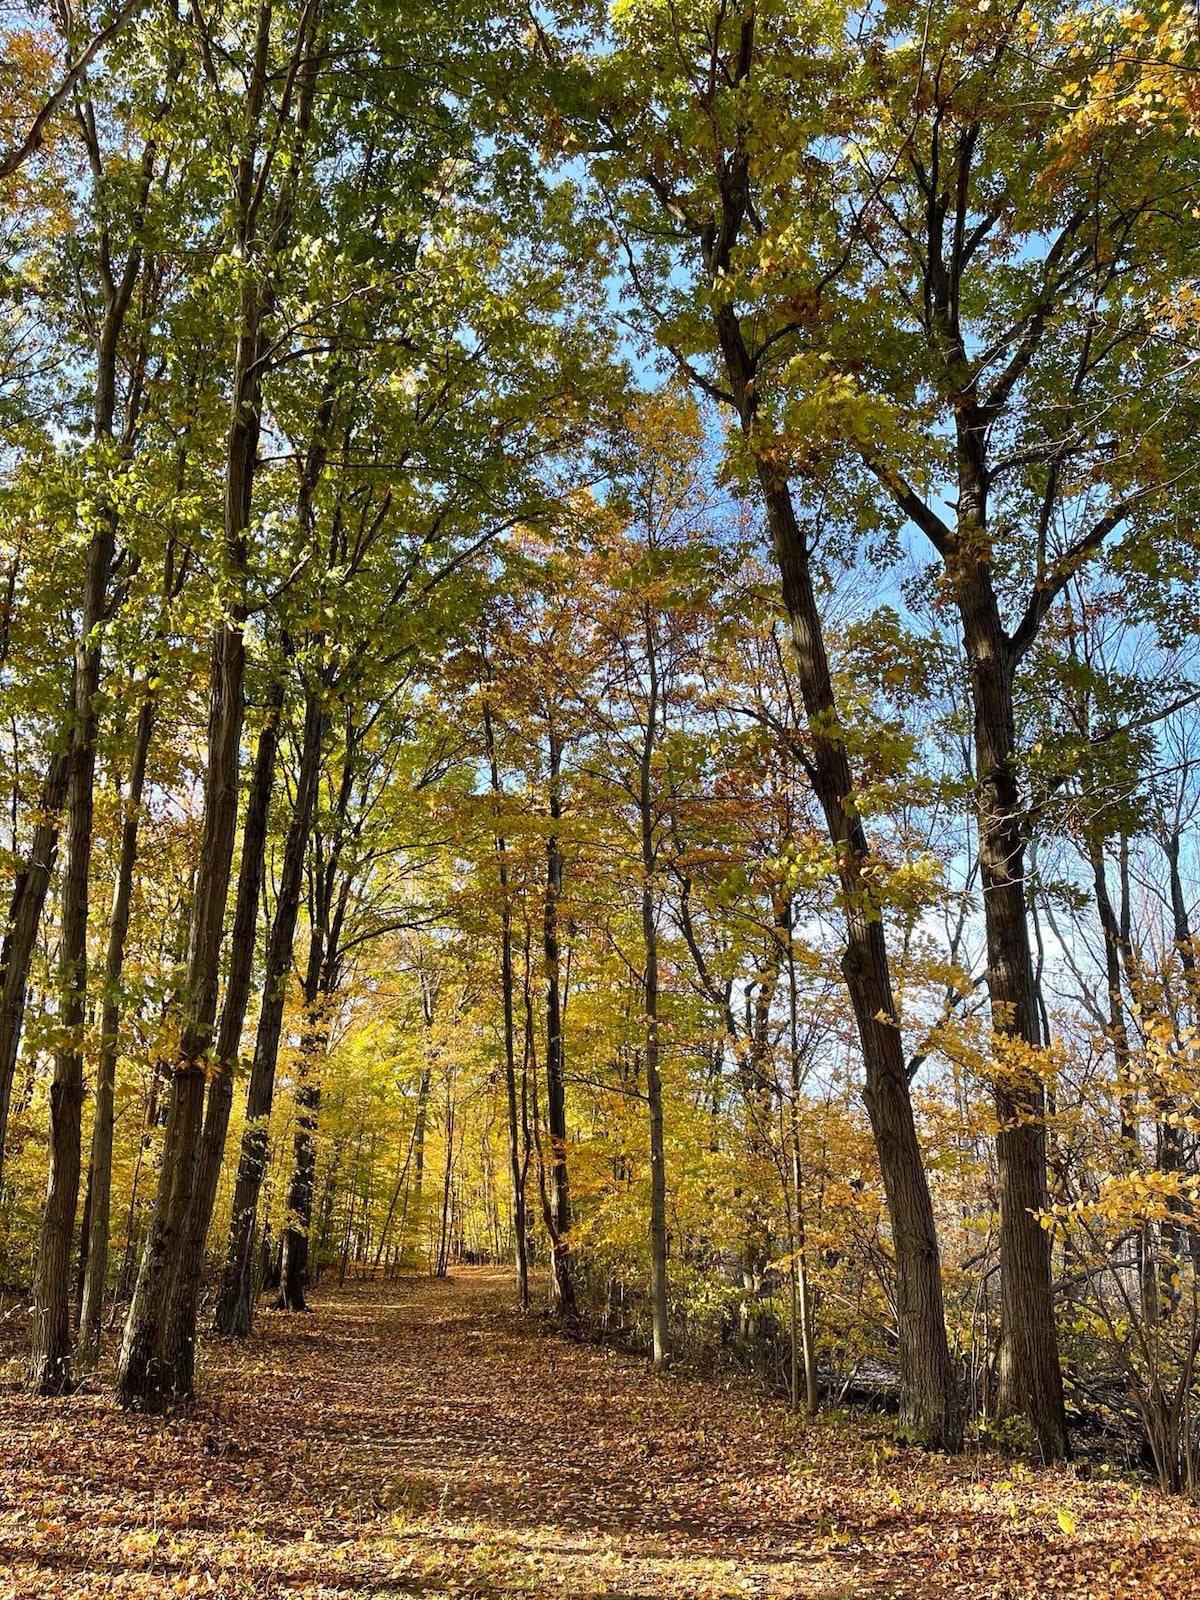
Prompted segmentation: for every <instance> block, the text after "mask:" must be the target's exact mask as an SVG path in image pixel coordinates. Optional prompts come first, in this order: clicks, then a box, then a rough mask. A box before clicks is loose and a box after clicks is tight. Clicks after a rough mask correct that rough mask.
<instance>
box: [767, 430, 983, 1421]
mask: <svg viewBox="0 0 1200 1600" xmlns="http://www.w3.org/2000/svg"><path fill="white" fill-rule="evenodd" d="M758 476H759V485H760V488H761V491H762V496H763V501H764V504H765V506H766V510H767V520H768V523H769V525H770V529H771V534H772V538H773V541H774V545H775V557H776V561H777V562H778V565H779V571H780V576H781V579H782V584H783V599H784V605H785V607H786V608H787V612H788V618H789V621H790V624H791V633H792V643H793V647H794V654H795V662H796V671H797V677H798V679H799V683H800V692H801V697H802V699H803V702H804V709H805V714H806V716H807V717H808V723H809V731H810V734H811V737H812V741H813V755H812V767H811V781H812V785H813V789H814V792H815V793H816V796H817V800H818V803H819V804H820V806H821V810H822V812H823V814H824V817H825V825H826V828H827V830H828V833H829V836H830V839H831V841H832V842H833V844H834V847H835V849H836V850H837V853H838V877H839V880H840V884H841V891H842V910H843V916H844V918H845V925H846V950H845V954H844V955H843V958H842V975H843V977H844V979H845V983H846V989H847V992H848V994H849V996H850V1002H851V1005H852V1007H853V1009H854V1015H855V1020H856V1023H857V1028H858V1036H859V1041H860V1045H861V1048H862V1055H863V1071H864V1088H863V1098H864V1100H865V1102H866V1107H867V1115H868V1117H869V1118H870V1122H871V1132H872V1134H873V1136H874V1139H875V1148H876V1151H877V1152H878V1155H879V1166H880V1171H881V1173H882V1175H883V1184H884V1192H885V1195H886V1197H887V1206H888V1217H889V1220H890V1222H891V1228H892V1240H893V1246H894V1249H895V1256H896V1322H897V1333H898V1336H899V1347H900V1407H901V1420H902V1423H903V1426H904V1427H905V1429H906V1431H907V1432H908V1433H909V1434H910V1436H911V1437H912V1438H913V1439H914V1440H915V1441H916V1442H918V1443H920V1444H923V1445H925V1446H926V1447H927V1448H931V1449H948V1450H957V1449H959V1448H961V1445H962V1409H961V1403H960V1399H959V1394H958V1382H957V1379H956V1377H955V1373H954V1369H953V1366H952V1364H951V1361H950V1347H949V1344H948V1342H947V1339H946V1322H945V1311H944V1306H943V1300H942V1280H941V1270H940V1263H939V1258H938V1245H937V1232H936V1229H935V1226H934V1220H933V1204H932V1201H931V1199H930V1195H929V1185H928V1183H927V1181H926V1178H925V1169H924V1165H923V1163H922V1160H921V1150H920V1145H919V1143H918V1141H917V1131H916V1124H915V1121H914V1119H913V1109H912V1100H911V1097H910V1094H909V1086H908V1074H907V1070H906V1063H905V1059H904V1050H903V1043H902V1040H901V1037H900V1030H899V1028H898V1026H897V1024H896V1020H895V1016H896V1008H895V1002H894V999H893V996H892V985H891V974H890V971H889V967H888V955H887V945H886V941H885V936H884V927H883V920H882V917H881V915H880V912H879V910H878V908H877V907H876V906H875V905H874V903H873V900H872V896H871V891H870V887H869V881H868V876H867V872H866V869H867V867H868V865H869V862H870V847H869V844H868V842H867V836H866V831H865V829H864V827H863V824H862V820H861V818H860V817H859V814H858V812H857V810H856V809H855V807H854V803H853V780H852V777H851V773H850V763H849V760H848V758H847V755H846V749H845V745H844V744H843V742H842V740H841V737H840V735H839V731H838V726H839V725H838V713H837V703H836V700H835V698H834V693H833V685H832V680H831V678H830V674H829V660H828V656H827V654H826V649H825V638H824V631H823V629H822V625H821V618H820V613H819V611H818V609H817V604H816V597H815V594H814V591H813V585H812V572H811V565H810V560H809V552H808V548H807V546H806V544H805V541H804V536H803V534H802V533H801V530H800V526H799V523H798V522H797V519H796V514H795V509H794V507H793V505H792V499H791V495H790V492H789V490H788V487H787V485H786V482H785V481H782V480H781V479H779V478H778V477H777V476H776V475H775V473H774V472H773V471H772V469H771V468H770V467H769V466H768V464H767V463H766V462H762V461H760V463H759V468H758Z"/></svg>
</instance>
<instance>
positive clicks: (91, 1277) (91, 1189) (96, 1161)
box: [79, 687, 156, 1366]
mask: <svg viewBox="0 0 1200 1600" xmlns="http://www.w3.org/2000/svg"><path fill="white" fill-rule="evenodd" d="M155 702H156V697H155V694H154V691H153V690H152V689H151V688H149V687H147V688H146V691H145V693H144V696H143V699H142V703H141V705H140V707H139V708H138V719H137V729H136V732H135V734H134V744H133V759H132V761H131V763H130V768H129V784H128V789H127V792H126V796H125V808H124V817H123V819H122V823H121V849H120V855H119V858H118V862H117V881H116V884H115V886H114V889H113V904H112V915H111V917H110V918H109V924H108V948H107V951H106V954H105V961H104V999H103V1005H102V1010H101V1018H100V1055H99V1062H98V1065H97V1068H96V1109H95V1118H94V1121H93V1123H92V1161H91V1177H90V1180H89V1185H88V1194H89V1207H88V1245H87V1266H86V1268H85V1270H84V1278H83V1294H82V1296H81V1302H80V1313H79V1359H80V1361H81V1363H82V1364H83V1365H85V1366H94V1365H95V1363H96V1360H97V1358H98V1357H99V1354H100V1329H101V1320H102V1314H103V1310H104V1283H105V1279H106V1278H107V1276H108V1246H109V1229H110V1220H111V1210H112V1147H113V1103H114V1094H115V1090H116V1077H117V1053H118V1049H119V1044H120V1026H121V1002H120V993H119V990H120V984H121V973H122V970H123V968H124V965H125V941H126V938H127V936H128V933H129V916H130V907H131V904H132V900H133V874H134V868H135V867H136V865H137V853H138V833H139V830H140V827H141V818H142V791H143V789H144V787H145V782H146V763H147V760H148V759H149V754H150V741H151V738H152V736H153V730H154V713H155Z"/></svg>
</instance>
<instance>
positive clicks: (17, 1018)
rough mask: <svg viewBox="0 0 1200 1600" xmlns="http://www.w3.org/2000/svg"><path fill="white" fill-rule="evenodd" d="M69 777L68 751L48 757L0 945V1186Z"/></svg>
mask: <svg viewBox="0 0 1200 1600" xmlns="http://www.w3.org/2000/svg"><path fill="white" fill-rule="evenodd" d="M70 774H71V757H70V754H69V753H68V752H66V751H63V752H62V753H60V754H58V755H55V756H52V757H51V761H50V766H49V768H48V770H47V772H46V777H45V780H44V782H43V783H42V789H41V793H40V794H39V796H38V806H37V822H36V825H35V827H34V830H33V838H32V840H31V841H30V846H29V852H28V854H27V855H26V857H25V860H24V862H23V864H22V866H21V867H20V869H19V871H18V872H17V875H16V880H15V882H14V884H13V892H12V899H11V901H10V902H9V910H8V922H7V925H6V927H5V931H4V943H3V946H0V974H2V977H0V1184H2V1183H3V1158H4V1147H3V1141H4V1136H5V1135H6V1134H7V1130H8V1112H9V1106H10V1104H11V1102H12V1086H13V1078H14V1076H15V1074H16V1070H17V1053H18V1051H19V1050H20V1047H21V1028H22V1025H23V1024H24V1020H25V996H26V992H27V990H28V987H29V968H30V965H31V963H32V961H33V950H34V946H35V945H36V943H37V935H38V928H39V927H40V926H41V921H42V911H43V909H44V907H45V904H46V891H47V889H48V888H49V887H50V875H51V873H52V872H53V871H54V861H55V857H56V856H57V854H58V836H59V827H60V823H61V816H60V813H61V812H62V808H63V804H64V802H65V801H66V798H67V783H68V780H69V778H70Z"/></svg>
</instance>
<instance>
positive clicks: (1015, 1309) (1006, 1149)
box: [959, 499, 1067, 1460]
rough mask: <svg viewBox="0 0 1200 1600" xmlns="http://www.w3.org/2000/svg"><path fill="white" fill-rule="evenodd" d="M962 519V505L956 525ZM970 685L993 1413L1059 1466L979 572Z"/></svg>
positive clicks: (1036, 1090)
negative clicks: (992, 1126)
mask: <svg viewBox="0 0 1200 1600" xmlns="http://www.w3.org/2000/svg"><path fill="white" fill-rule="evenodd" d="M967 515H968V511H967V508H965V507H964V506H963V505H962V503H961V499H960V510H959V517H960V522H961V521H962V519H963V518H964V517H965V516H967ZM959 609H960V612H961V615H962V619H963V639H964V643H965V646H966V652H967V661H968V665H969V668H970V675H971V693H972V701H973V705H974V714H975V762H976V779H977V785H978V798H977V806H978V833H979V867H980V879H981V886H982V891H983V895H982V898H983V910H984V927H985V931H986V936H987V950H988V992H989V996H990V1000H991V1014H992V1028H993V1031H994V1033H995V1034H996V1036H997V1039H998V1040H999V1041H1001V1048H1002V1050H1005V1051H1007V1052H1008V1058H1007V1059H1002V1060H999V1061H998V1062H997V1064H996V1076H995V1079H994V1083H993V1098H994V1101H995V1106H996V1117H997V1124H998V1131H997V1134H996V1163H997V1170H998V1178H999V1209H1000V1226H999V1256H1000V1349H999V1357H998V1362H997V1413H998V1415H999V1416H1001V1417H1005V1416H1024V1417H1027V1418H1028V1419H1029V1421H1030V1423H1031V1425H1032V1427H1033V1429H1034V1432H1035V1433H1036V1435H1037V1439H1038V1443H1039V1445H1040V1447H1041V1451H1042V1454H1043V1455H1044V1456H1045V1457H1046V1459H1048V1460H1055V1459H1058V1458H1059V1457H1061V1456H1063V1455H1065V1454H1066V1450H1067V1427H1066V1412H1065V1407H1064V1402H1063V1387H1062V1370H1061V1367H1060V1365H1059V1358H1058V1332H1057V1329H1056V1327H1055V1321H1054V1295H1053V1287H1052V1281H1051V1260H1050V1235H1049V1234H1048V1233H1047V1231H1046V1230H1045V1228H1043V1227H1042V1224H1041V1220H1040V1219H1041V1216H1042V1215H1043V1214H1044V1213H1045V1211H1046V1208H1047V1206H1048V1204H1049V1194H1048V1190H1047V1180H1046V1124H1045V1091H1044V1089H1043V1087H1042V1082H1041V1077H1040V1074H1039V1071H1038V1052H1039V1051H1040V1048H1041V1045H1042V1039H1041V1028H1040V1025H1039V1019H1038V1008H1037V990H1036V985H1035V982H1034V971H1033V956H1032V951H1031V948H1030V941H1029V914H1028V907H1027V904H1026V884H1025V841H1024V836H1023V833H1022V825H1021V818H1020V797H1019V793H1018V788H1017V779H1016V769H1015V750H1016V727H1015V720H1014V715H1013V676H1014V673H1015V669H1016V654H1015V652H1014V650H1013V647H1012V642H1011V640H1010V639H1009V638H1008V635H1007V634H1006V633H1005V631H1004V628H1003V626H1002V624H1001V621H1000V615H999V608H998V606H997V604H996V599H995V595H994V593H993V591H992V586H991V581H990V577H989V575H988V572H987V569H986V568H985V567H984V566H983V565H982V563H979V564H976V566H975V567H974V568H973V569H972V571H971V572H970V573H969V575H967V576H966V577H964V578H962V579H961V580H960V584H959Z"/></svg>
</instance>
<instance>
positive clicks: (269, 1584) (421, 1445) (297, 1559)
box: [0, 1269, 1200, 1600]
mask: <svg viewBox="0 0 1200 1600" xmlns="http://www.w3.org/2000/svg"><path fill="white" fill-rule="evenodd" d="M510 1295H511V1287H510V1283H509V1280H508V1277H507V1275H506V1274H502V1273H497V1272H492V1271H487V1270H484V1269H472V1270H470V1271H466V1272H463V1273H461V1274H459V1275H458V1276H457V1277H456V1278H455V1279H454V1280H453V1281H451V1282H449V1283H445V1282H431V1281H429V1280H416V1279H405V1280H400V1281H398V1282H395V1283H387V1284H367V1285H353V1286H348V1287H347V1290H346V1291H345V1292H342V1293H325V1294H318V1295H317V1296H316V1297H315V1302H314V1303H315V1306H316V1310H315V1313H314V1315H312V1316H308V1317H289V1316H287V1315H285V1314H282V1313H272V1312H267V1313H264V1314H262V1315H261V1316H260V1318H259V1324H258V1328H257V1330H256V1334H255V1336H254V1337H253V1338H252V1339H251V1340H249V1341H247V1342H242V1343H239V1342H237V1341H229V1340H219V1341H218V1340H209V1341H205V1342H204V1344H203V1345H202V1349H201V1357H200V1368H199V1381H200V1384H201V1387H202V1398H201V1400H200V1401H199V1402H198V1403H197V1404H196V1405H195V1406H194V1407H192V1408H190V1409H189V1410H188V1411H187V1412H185V1413H182V1414H180V1415H178V1416H175V1417H171V1418H167V1419H159V1420H156V1419H152V1418H145V1417H136V1416H128V1415H123V1414H122V1413H120V1412H117V1411H116V1410H114V1408H113V1407H112V1405H111V1403H110V1401H109V1399H108V1394H107V1388H106V1385H105V1382H104V1381H103V1378H101V1379H97V1380H95V1381H93V1382H92V1383H90V1384H89V1386H88V1388H87V1389H86V1390H85V1391H84V1392H82V1393H80V1394H77V1395H75V1396H73V1397H72V1398H70V1399H68V1400H65V1401H62V1402H56V1403H54V1404H47V1403H46V1402H44V1401H37V1400H33V1399H31V1398H30V1397H28V1396H25V1395H23V1394H19V1393H16V1394H13V1395H11V1396H9V1397H8V1398H7V1399H6V1400H5V1401H4V1402H3V1435H2V1437H0V1563H3V1564H4V1567H5V1569H6V1571H5V1574H4V1576H3V1578H0V1590H2V1592H3V1593H5V1594H7V1593H10V1592H11V1593H13V1594H15V1595H21V1596H23V1595H29V1596H40V1595H46V1596H49V1595H51V1594H53V1595H71V1596H83V1595H88V1596H89V1597H90V1596H91V1595H101V1594H114V1595H116V1594H121V1595H129V1596H132V1597H136V1600H143V1597H146V1596H159V1595H162V1596H166V1595H168V1594H181V1593H184V1592H194V1593H215V1594H219V1595H229V1596H231V1597H232V1596H234V1595H243V1596H246V1595H252V1596H254V1595H262V1596H268V1595H282V1594H288V1595H303V1596H312V1597H314V1600H315V1597H325V1596H330V1597H332V1596H344V1595H349V1594H370V1595H376V1596H389V1595H391V1596H396V1597H399V1596H402V1595H414V1596H417V1595H419V1596H425V1595H430V1594H457V1595H470V1596H475V1597H477V1600H484V1597H492V1596H494V1597H496V1600H503V1597H514V1600H515V1597H518V1596H520V1597H532V1596H544V1595H555V1596H566V1597H571V1596H581V1597H582V1596H585V1595H586V1596H588V1597H589V1600H649V1597H650V1596H661V1595H663V1594H668V1595H671V1596H673V1597H680V1600H688V1597H695V1600H715V1597H725V1596H728V1597H733V1596H743V1597H745V1596H757V1597H761V1600H769V1597H776V1596H778V1597H784V1596H796V1597H801V1596H811V1597H820V1600H849V1597H851V1596H855V1597H860V1600H869V1597H876V1600H887V1597H891V1600H923V1597H926V1596H934V1595H939V1596H940V1595H945V1596H954V1597H960V1600H968V1597H969V1600H1015V1597H1017V1596H1033V1595H1039V1596H1040V1595H1050V1594H1056V1593H1057V1594H1062V1595H1077V1594H1084V1593H1087V1594H1092V1595H1095V1596H1097V1597H1104V1600H1108V1597H1110V1596H1111V1597H1114V1600H1117V1597H1120V1600H1132V1597H1133V1596H1137V1597H1138V1600H1145V1597H1149V1596H1152V1595H1154V1594H1155V1593H1157V1592H1160V1589H1159V1586H1160V1585H1163V1587H1162V1588H1161V1592H1162V1593H1174V1594H1176V1595H1179V1596H1182V1595H1186V1594H1188V1593H1190V1592H1193V1591H1192V1590H1191V1589H1189V1587H1188V1585H1189V1584H1193V1585H1194V1582H1195V1578H1194V1574H1195V1571H1196V1570H1197V1566H1196V1562H1197V1557H1198V1556H1200V1541H1198V1539H1197V1530H1196V1525H1195V1522H1194V1520H1193V1519H1192V1518H1191V1517H1190V1516H1189V1514H1188V1513H1187V1512H1186V1511H1185V1510H1184V1509H1183V1508H1181V1507H1177V1506H1170V1507H1168V1506H1167V1505H1166V1504H1165V1503H1163V1502H1156V1503H1155V1504H1154V1506H1153V1520H1152V1521H1151V1519H1150V1517H1149V1515H1148V1513H1149V1511H1150V1509H1151V1508H1150V1504H1149V1500H1150V1497H1147V1501H1146V1502H1145V1503H1144V1507H1137V1506H1135V1503H1134V1499H1133V1491H1132V1490H1131V1488H1130V1487H1129V1486H1127V1485H1122V1484H1101V1485H1097V1484H1087V1485H1083V1484H1078V1483H1076V1482H1075V1480H1074V1479H1073V1477H1071V1475H1070V1474H1069V1473H1068V1472H1067V1471H1066V1470H1065V1469H1064V1470H1061V1471H1059V1472H1057V1473H1054V1474H1034V1473H1030V1472H1024V1473H1022V1471H1021V1469H1020V1468H1016V1469H1014V1468H1013V1467H1012V1466H1009V1465H1006V1464H1003V1463H1000V1462H998V1461H995V1460H991V1459H987V1460H981V1459H975V1460H972V1459H970V1458H966V1459H963V1460H960V1461H957V1462H947V1461H940V1460H937V1459H931V1458H928V1457H923V1456H920V1455H918V1454H916V1453H915V1452H909V1451H897V1450H896V1449H895V1448H894V1447H892V1446H890V1445H889V1443H888V1441H887V1439H886V1437H885V1435H884V1433H883V1432H882V1430H880V1429H878V1428H876V1429H875V1430H873V1431H869V1432H868V1431H865V1430H862V1429H858V1430H856V1429H852V1428H849V1427H845V1426H843V1427H841V1428H838V1427H830V1426H827V1425H823V1424H818V1425H805V1424H803V1423H801V1422H799V1421H797V1420H796V1419H794V1418H792V1417H791V1416H790V1415H789V1414H788V1413H787V1411H786V1410H785V1409H784V1408H783V1407H781V1406H779V1405H776V1404H774V1403H770V1402H759V1401H756V1400H755V1399H754V1398H753V1396H751V1395H749V1394H748V1393H747V1392H746V1391H745V1390H730V1389H725V1388H723V1387H721V1386H718V1385H715V1384H712V1383H708V1382H704V1381H702V1380H700V1379H698V1378H694V1377H691V1376H686V1375H673V1376H671V1377H669V1378H667V1379H656V1378H654V1377H652V1376H651V1375H650V1374H649V1372H648V1371H647V1369H646V1367H645V1365H644V1363H642V1362H640V1361H639V1360H637V1359H636V1358H634V1357H631V1356H629V1355H626V1354H618V1353H615V1352H611V1351H607V1350H605V1349H603V1348H599V1347H596V1346H589V1345H580V1344H575V1343H568V1342H567V1341H565V1340H561V1339H559V1338H558V1337H557V1336H556V1335H555V1333H554V1332H553V1330H552V1328H551V1327H550V1326H549V1325H548V1324H547V1322H546V1321H545V1319H543V1318H539V1317H537V1316H531V1317H527V1318H522V1317H520V1316H519V1315H518V1314H517V1313H516V1311H515V1310H514V1309H513V1308H512V1306H511V1303H510ZM1064 1506H1065V1507H1068V1508H1069V1513H1070V1514H1069V1516H1068V1515H1065V1514H1064V1516H1063V1517H1062V1518H1061V1519H1060V1517H1059V1513H1060V1512H1062V1511H1063V1508H1064ZM1064 1522H1065V1523H1066V1524H1067V1525H1069V1526H1071V1527H1072V1528H1075V1527H1076V1525H1077V1531H1075V1532H1073V1533H1071V1534H1070V1535H1068V1534H1067V1532H1066V1529H1065V1527H1064ZM1173 1574H1174V1575H1175V1576H1174V1577H1172V1575H1173ZM1185 1574H1186V1578H1185V1576H1184V1575H1185ZM5 1583H7V1584H8V1585H9V1587H7V1588H5V1587H4V1584H5ZM188 1585H191V1588H190V1590H189V1588H188Z"/></svg>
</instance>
